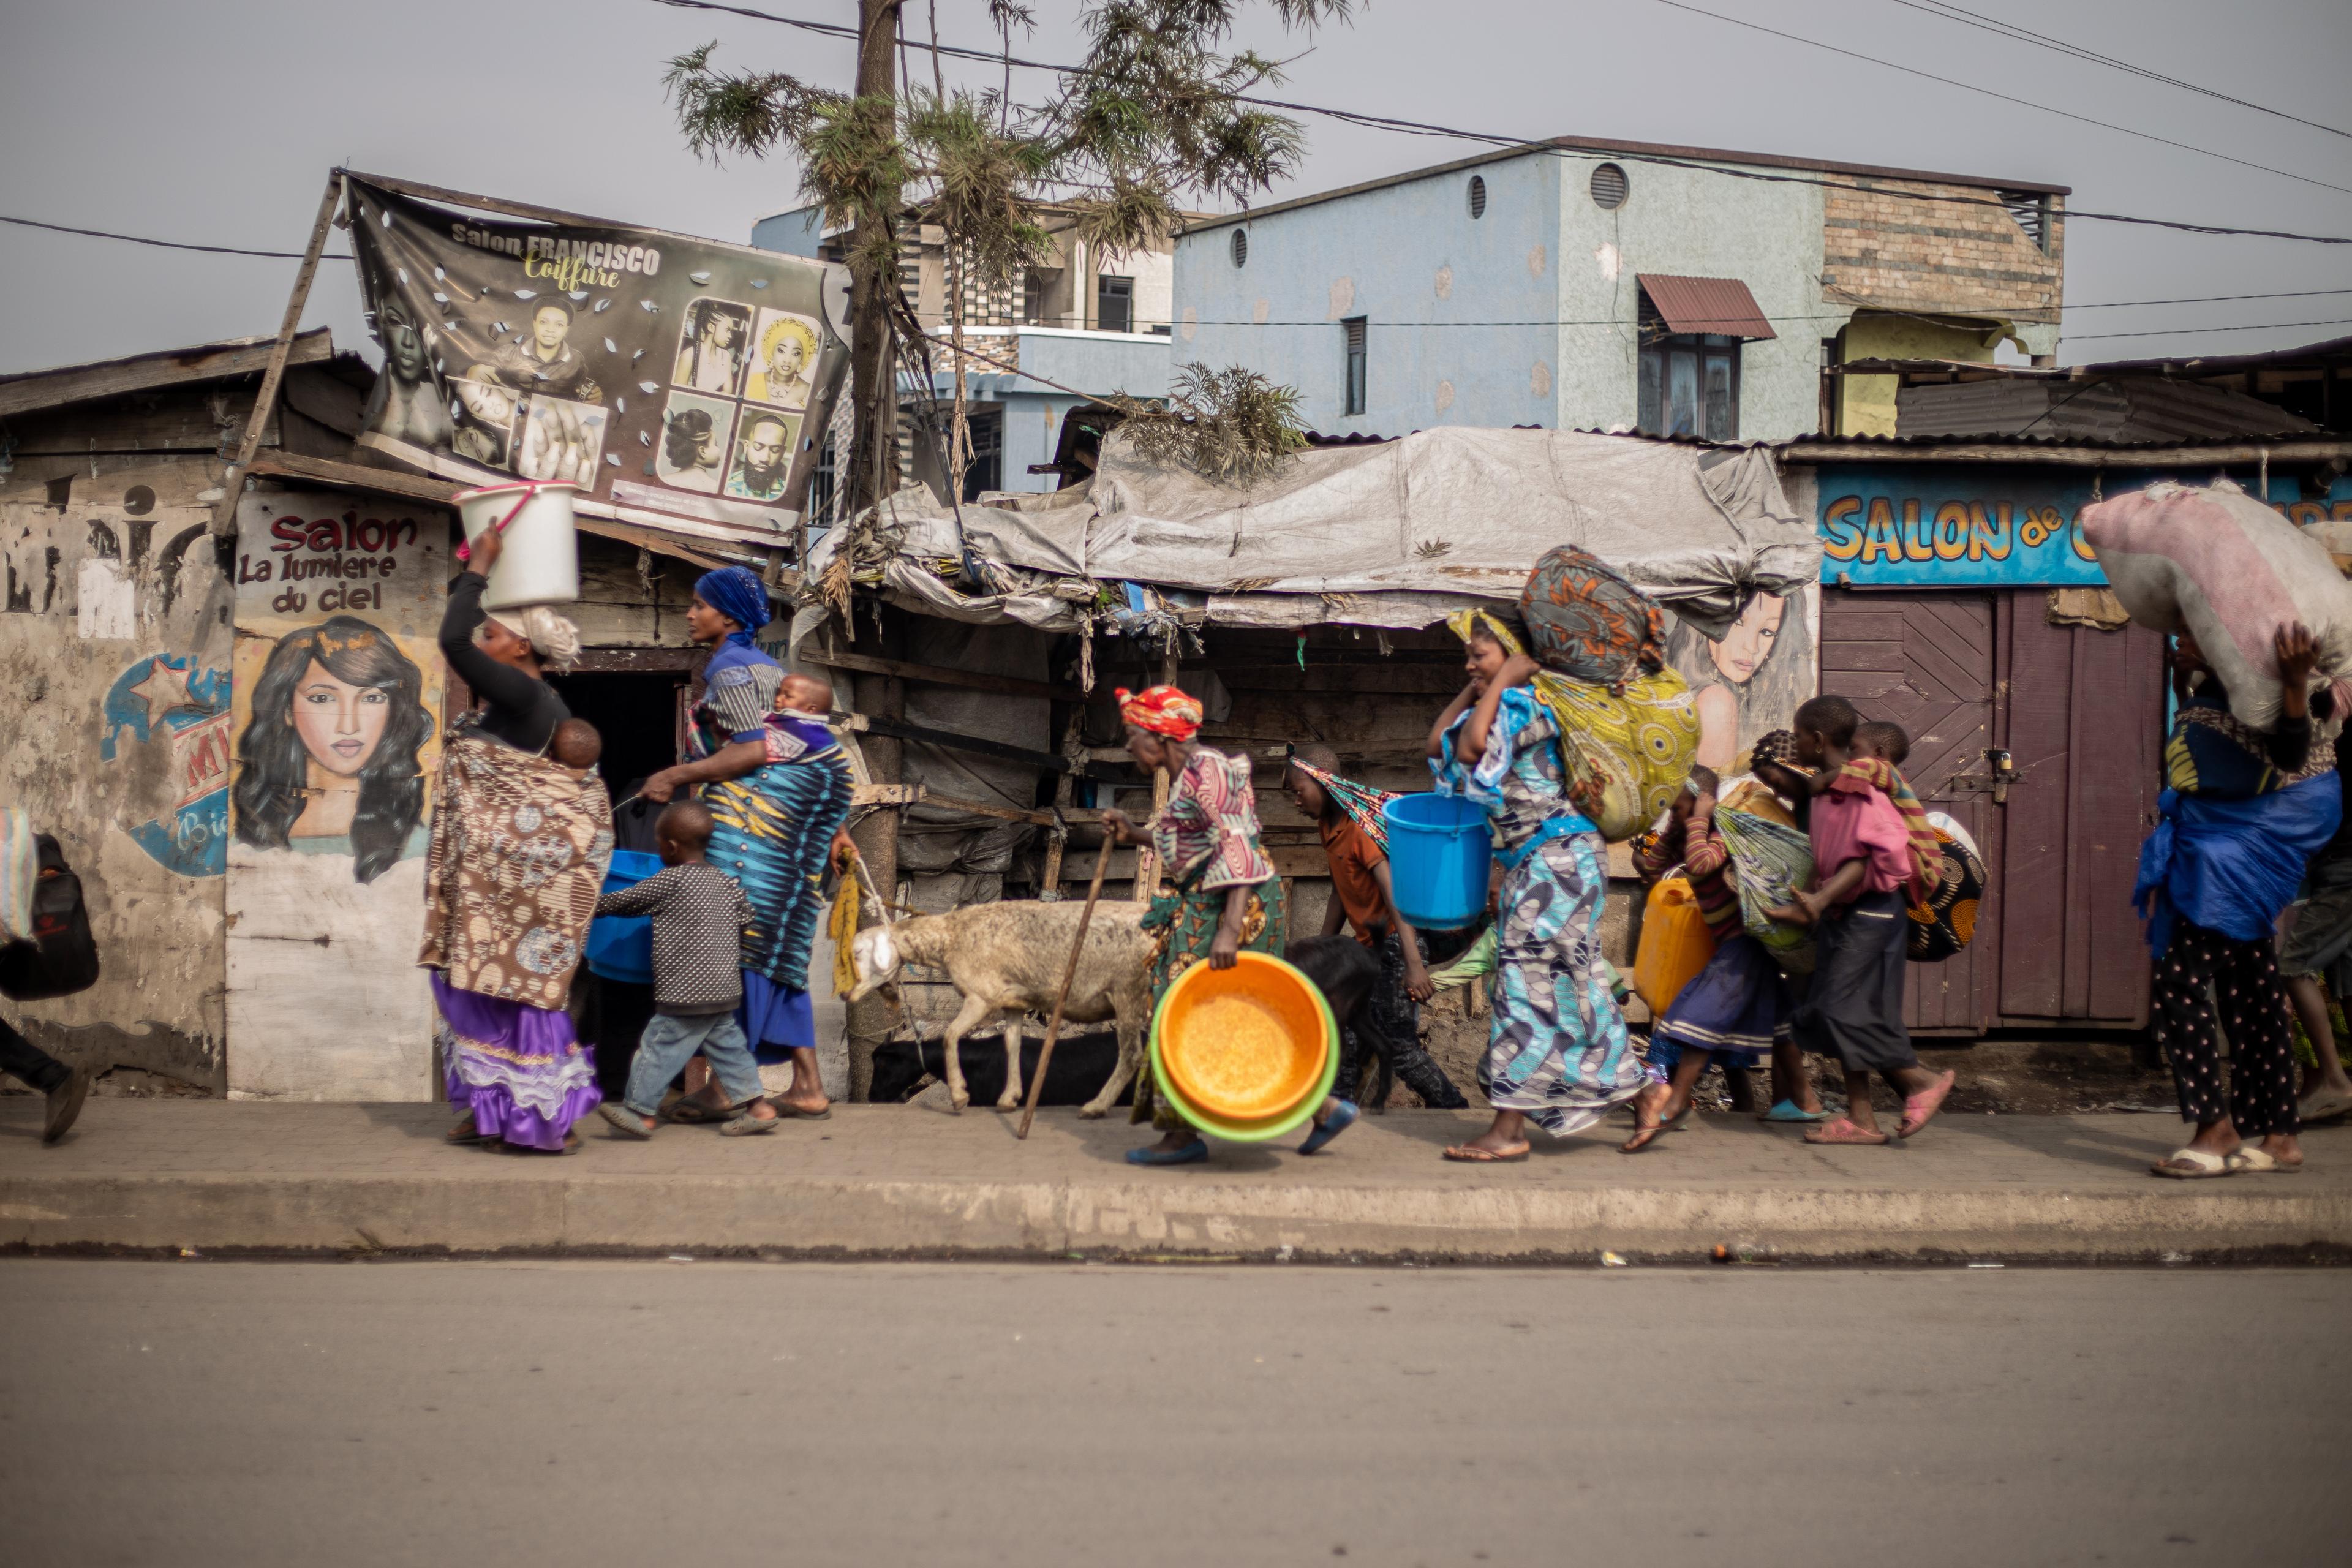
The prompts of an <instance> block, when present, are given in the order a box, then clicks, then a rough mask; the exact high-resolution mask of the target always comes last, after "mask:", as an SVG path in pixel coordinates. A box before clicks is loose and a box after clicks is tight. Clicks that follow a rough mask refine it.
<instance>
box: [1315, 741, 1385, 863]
mask: <svg viewBox="0 0 2352 1568" xmlns="http://www.w3.org/2000/svg"><path fill="white" fill-rule="evenodd" d="M1290 765H1291V766H1292V767H1294V768H1297V770H1298V771H1299V772H1300V773H1305V774H1306V775H1307V777H1308V778H1310V779H1313V780H1314V781H1315V782H1316V783H1317V784H1319V785H1320V786H1322V790H1323V793H1324V794H1325V795H1329V796H1330V797H1331V799H1332V800H1333V801H1334V802H1335V803H1337V805H1339V809H1340V810H1341V811H1342V812H1344V813H1346V814H1347V817H1348V820H1349V821H1350V822H1352V823H1354V824H1355V825H1356V826H1358V827H1359V828H1360V829H1362V831H1363V835H1364V837H1367V838H1369V839H1370V840H1371V841H1372V842H1373V843H1375V844H1377V845H1379V846H1380V847H1381V848H1383V849H1386V848H1387V847H1389V825H1388V822H1387V820H1386V819H1385V818H1383V817H1382V816H1381V807H1382V806H1384V805H1387V804H1388V803H1389V802H1391V801H1392V800H1394V799H1396V794H1395V792H1394V791H1392V790H1385V789H1374V788H1372V787H1371V786H1370V784H1358V783H1357V782H1356V781H1355V780H1353V779H1343V778H1341V777H1340V776H1339V774H1337V773H1326V772H1325V771H1324V770H1322V769H1321V768H1318V767H1317V766H1316V765H1315V764H1314V763H1310V762H1308V761H1307V759H1306V758H1305V757H1302V756H1300V755H1299V754H1298V752H1297V750H1296V749H1293V750H1292V752H1291V753H1290Z"/></svg>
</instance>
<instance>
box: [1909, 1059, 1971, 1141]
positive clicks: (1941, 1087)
mask: <svg viewBox="0 0 2352 1568" xmlns="http://www.w3.org/2000/svg"><path fill="white" fill-rule="evenodd" d="M1959 1076H1960V1075H1959V1074H1958V1073H1957V1072H1947V1073H1945V1074H1944V1076H1943V1077H1942V1078H1940V1079H1937V1080H1936V1087H1935V1088H1933V1089H1921V1090H1920V1091H1919V1092H1918V1093H1916V1094H1915V1095H1912V1096H1911V1097H1910V1098H1908V1099H1906V1100H1904V1102H1903V1121H1902V1122H1901V1123H1900V1124H1899V1125H1898V1126H1897V1127H1896V1128H1895V1136H1896V1137H1897V1138H1908V1137H1910V1136H1912V1135H1913V1134H1914V1133H1916V1132H1917V1131H1919V1130H1920V1129H1921V1128H1923V1127H1925V1126H1927V1123H1928V1122H1930V1121H1934V1120H1935V1117H1936V1112H1937V1110H1939V1109H1941V1108H1942V1106H1943V1103H1944V1097H1945V1096H1946V1095H1948V1094H1949V1093H1951V1092H1952V1085H1953V1083H1954V1082H1956V1081H1957V1080H1958V1078H1959Z"/></svg>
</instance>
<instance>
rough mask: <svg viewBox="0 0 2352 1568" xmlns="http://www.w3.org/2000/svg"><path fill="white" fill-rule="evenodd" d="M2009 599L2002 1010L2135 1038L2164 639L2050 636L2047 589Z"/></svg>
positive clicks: (2007, 1020)
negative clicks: (2139, 881)
mask: <svg viewBox="0 0 2352 1568" xmlns="http://www.w3.org/2000/svg"><path fill="white" fill-rule="evenodd" d="M2006 600H2007V602H2006V603H2005V604H2003V605H2002V606H2001V616H2000V621H2001V625H2000V634H2001V642H2002V650H2001V651H2002V658H2001V685H2002V688H2003V689H2004V690H2005V692H2006V693H2007V700H2006V702H2005V703H2004V705H2003V706H2004V708H2005V712H2004V715H2003V718H2004V720H2005V723H2006V729H2005V731H2004V737H2003V740H2002V742H2001V743H2002V744H2003V745H2005V746H2006V747H2007V748H2008V750H2009V752H2010V761H2011V766H2012V767H2013V768H2014V769H2015V770H2016V773H2017V777H2016V779H2015V782H2014V783H2012V784H2011V785H2010V789H2009V805H2008V806H2007V807H2006V808H2005V810H2004V812H2003V814H2002V815H2003V816H2005V817H2006V818H2007V824H2008V835H2007V844H2006V853H2005V856H2004V858H2003V859H2001V860H2000V861H1998V862H1994V863H1993V864H1994V874H1995V879H1996V880H1997V881H1998V882H2000V884H2002V885H2003V886H2005V887H2006V888H2007V889H2009V895H2008V897H2007V898H2006V899H2004V900H2002V903H2001V907H2000V911H1999V914H1998V917H1997V919H1998V922H1999V931H2000V949H2001V961H2000V998H1999V1005H1998V1008H1997V1011H1998V1013H1999V1014H2000V1022H2002V1023H2004V1024H2015V1025H2026V1026H2030V1025H2032V1024H2035V1023H2040V1022H2045V1021H2063V1022H2064V1023H2068V1024H2074V1025H2083V1024H2093V1025H2101V1026H2109V1027H2115V1028H2138V1027H2140V1026H2143V1025H2145V1024H2146V1023H2147V984H2148V958H2147V945H2146V943H2145V942H2144V941H2143V939H2142V936H2141V932H2140V922H2139V917H2138V915H2137V912H2136V911H2135V910H2133V909H2132V906H2131V890H2132V883H2133V881H2134V879H2135V878H2136V876H2137V868H2138V858H2139V845H2140V840H2141V839H2142V838H2144V837H2147V831H2148V829H2149V828H2150V827H2152V826H2155V823H2156V796H2157V792H2158V789H2159V788H2160V787H2161V785H2162V782H2163V781H2162V771H2163V747H2164V639H2163V638H2162V637H2159V636H2158V634H2156V633H2154V632H2151V631H2147V630H2146V629H2144V628H2142V627H2139V626H2126V627H2125V628H2124V629H2122V630H2120V631H2101V630H2098V629H2097V628H2095V627H2093V626H2053V625H2051V624H2050V616H2049V610H2048V600H2049V595H2048V593H2047V591H2046V590H2041V589H2034V590H2019V591H2016V592H2013V593H2011V594H2010V595H2006ZM1980 929H1981V928H1980Z"/></svg>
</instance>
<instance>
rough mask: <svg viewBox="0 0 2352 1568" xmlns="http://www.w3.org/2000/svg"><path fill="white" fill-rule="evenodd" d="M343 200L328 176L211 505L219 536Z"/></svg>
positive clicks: (338, 179)
mask: <svg viewBox="0 0 2352 1568" xmlns="http://www.w3.org/2000/svg"><path fill="white" fill-rule="evenodd" d="M342 199H343V178H342V175H341V174H330V175H329V176H328V177H327V190H326V194H325V195H322V196H320V198H319V217H318V221H317V222H316V223H314V224H312V225H311V226H310V245H309V247H307V248H305V249H304V251H303V252H302V268H301V270H300V271H299V272H297V273H296V274H295V275H294V292H293V293H292V294H290V295H289V296H288V297H287V300H286V315H285V318H284V319H283V320H282V321H279V322H278V342H277V344H276V346H275V347H274V348H273V349H272V350H271V352H270V355H269V364H268V368H267V369H265V370H264V371H263V372H262V373H261V390H260V391H259V392H258V393H257V394H255V395H254V399H253V413H252V414H251V415H250V416H248V417H247V420H246V425H245V438H244V439H243V440H242V441H240V442H238V443H237V447H236V458H235V460H233V461H232V462H231V463H230V464H229V466H228V473H227V474H226V476H225V477H224V478H223V479H222V480H221V489H222V495H221V499H220V500H218V501H216V502H215V503H214V506H213V531H214V532H215V533H217V534H221V535H224V536H226V535H229V534H233V533H235V532H236V501H237V497H238V495H239V494H241V493H242V492H243V491H244V489H245V476H246V475H247V473H248V472H249V471H251V468H252V465H253V454H254V450H255V448H257V447H259V446H260V445H261V427H262V426H264V425H265V424H267V423H268V419H269V415H270V411H271V410H272V409H273V408H275V407H276V406H277V403H278V383H279V382H281V381H283V380H284V379H285V376H286V360H287V357H288V355H289V354H290V353H292V352H293V348H294V334H295V332H296V331H297V330H298V329H299V328H300V326H301V325H302V307H303V306H304V305H305V304H307V303H308V302H309V301H310V280H311V279H313V278H315V277H317V276H318V272H319V256H320V252H321V251H323V250H325V249H326V248H327V230H328V229H329V228H331V227H332V226H333V225H334V221H335V208H336V206H337V205H339V204H340V203H341V201H342Z"/></svg>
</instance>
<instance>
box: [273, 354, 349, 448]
mask: <svg viewBox="0 0 2352 1568" xmlns="http://www.w3.org/2000/svg"><path fill="white" fill-rule="evenodd" d="M286 405H287V406H288V407H289V408H291V409H293V410H294V411H295V412H296V413H297V414H299V415H301V416H303V417H304V418H306V419H310V420H315V421H316V422H317V423H319V424H320V425H323V426H326V427H327V428H328V429H330V430H332V431H334V432H335V433H336V434H338V435H340V436H344V437H356V436H357V435H358V434H359V433H360V431H361V430H362V429H363V428H365V426H366V419H365V415H366V412H367V395H366V394H365V393H363V392H362V391H361V390H360V389H359V388H358V387H356V386H353V385H352V384H351V383H350V382H348V381H345V380H344V379H343V378H342V377H341V376H340V375H337V374H334V372H333V371H331V370H330V369H328V368H327V367H325V366H323V365H322V366H319V367H317V368H315V369H314V368H311V367H309V366H297V365H295V364H294V363H291V361H290V359H289V363H288V364H287V367H286Z"/></svg>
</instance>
